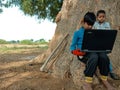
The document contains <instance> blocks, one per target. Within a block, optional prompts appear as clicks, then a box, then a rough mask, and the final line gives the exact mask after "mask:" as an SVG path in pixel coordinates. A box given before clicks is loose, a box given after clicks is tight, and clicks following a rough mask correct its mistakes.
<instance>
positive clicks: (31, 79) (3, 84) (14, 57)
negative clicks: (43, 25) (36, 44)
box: [0, 50, 77, 90]
mask: <svg viewBox="0 0 120 90" xmlns="http://www.w3.org/2000/svg"><path fill="white" fill-rule="evenodd" d="M41 53H42V52H41V51H38V50H34V51H30V50H25V51H22V52H21V53H9V54H7V53H5V54H0V90H77V89H76V88H75V87H74V84H73V83H72V81H70V79H66V80H61V79H59V78H53V77H52V76H51V75H50V73H45V72H40V66H41V65H42V64H33V65H31V64H29V63H30V60H31V59H32V58H35V57H36V56H38V55H40V54H41Z"/></svg>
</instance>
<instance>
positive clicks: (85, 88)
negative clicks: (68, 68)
mask: <svg viewBox="0 0 120 90" xmlns="http://www.w3.org/2000/svg"><path fill="white" fill-rule="evenodd" d="M83 90H92V86H91V83H87V82H84V84H83Z"/></svg>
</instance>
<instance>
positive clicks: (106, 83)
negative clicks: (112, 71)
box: [102, 80, 115, 90]
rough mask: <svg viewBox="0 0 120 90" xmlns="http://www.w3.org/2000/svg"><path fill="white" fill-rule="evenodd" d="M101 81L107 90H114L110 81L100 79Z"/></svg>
mask: <svg viewBox="0 0 120 90" xmlns="http://www.w3.org/2000/svg"><path fill="white" fill-rule="evenodd" d="M102 82H103V84H104V85H105V87H106V88H107V90H115V88H114V87H113V86H112V85H110V83H109V82H108V81H104V80H102Z"/></svg>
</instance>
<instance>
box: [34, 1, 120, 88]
mask: <svg viewBox="0 0 120 90" xmlns="http://www.w3.org/2000/svg"><path fill="white" fill-rule="evenodd" d="M99 9H104V10H105V11H106V17H107V19H108V21H109V22H110V24H111V26H112V28H114V29H117V30H118V29H120V1H119V0H64V2H63V6H62V9H61V11H60V12H59V14H58V16H57V17H56V23H57V27H56V31H55V35H54V37H53V39H52V40H51V42H50V44H49V49H48V50H47V51H46V52H45V53H44V54H43V55H40V56H38V57H37V58H36V59H35V60H36V61H39V62H40V63H41V62H43V61H45V60H46V59H47V58H48V57H49V55H51V52H52V51H53V50H54V49H55V47H56V46H57V45H58V43H59V42H60V41H61V40H62V39H63V37H64V36H65V35H66V34H69V36H68V37H67V38H66V39H65V40H64V42H62V44H61V45H60V46H59V48H58V49H57V50H56V51H55V53H54V55H53V56H52V58H51V60H50V61H49V63H48V65H47V68H49V70H52V72H53V73H52V75H53V76H55V77H61V78H72V79H73V81H74V83H75V85H76V86H78V87H79V88H81V81H82V78H83V74H82V73H83V70H84V69H83V68H84V67H82V65H81V64H80V62H79V61H78V60H77V58H76V57H75V56H73V55H72V54H71V53H70V50H69V47H70V43H71V38H72V36H73V32H74V31H75V30H76V29H77V28H78V26H79V21H80V20H81V19H82V18H83V16H84V14H85V13H86V12H88V11H93V12H95V13H96V12H97V10H99ZM119 53H120V31H119V30H118V35H117V40H116V42H115V45H114V49H113V51H112V53H111V54H110V55H109V56H110V58H111V61H112V63H113V66H114V70H115V71H119V70H120V67H119V65H120V56H119ZM118 74H120V72H118Z"/></svg>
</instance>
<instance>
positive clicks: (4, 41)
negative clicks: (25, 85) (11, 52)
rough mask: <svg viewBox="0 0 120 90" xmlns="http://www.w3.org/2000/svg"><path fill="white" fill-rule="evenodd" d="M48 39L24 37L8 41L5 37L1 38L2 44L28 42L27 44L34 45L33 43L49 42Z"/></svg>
mask: <svg viewBox="0 0 120 90" xmlns="http://www.w3.org/2000/svg"><path fill="white" fill-rule="evenodd" d="M47 43H48V41H46V40H45V39H39V40H35V41H34V40H33V39H24V40H11V41H6V40H4V39H0V44H26V45H32V44H47Z"/></svg>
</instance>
